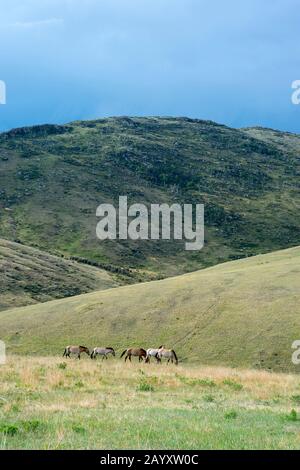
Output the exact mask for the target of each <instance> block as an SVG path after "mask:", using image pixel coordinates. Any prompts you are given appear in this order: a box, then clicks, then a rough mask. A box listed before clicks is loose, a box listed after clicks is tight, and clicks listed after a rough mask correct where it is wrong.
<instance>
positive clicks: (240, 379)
mask: <svg viewBox="0 0 300 470" xmlns="http://www.w3.org/2000/svg"><path fill="white" fill-rule="evenodd" d="M65 364H66V365H65ZM0 383H1V386H0V402H1V403H0V430H1V429H2V433H1V432H0V442H1V445H2V448H99V447H107V448H116V447H117V448H127V447H130V446H132V447H141V448H155V447H161V448H171V447H172V448H176V447H178V448H199V447H201V448H294V447H296V446H299V445H300V424H299V421H298V417H297V413H298V411H300V410H299V408H298V406H299V405H300V398H299V397H300V377H298V376H296V375H292V374H280V373H270V372H266V371H254V370H242V369H230V368H225V367H211V366H200V367H196V366H192V367H186V366H180V365H179V366H177V367H176V366H175V365H172V366H171V365H170V366H167V365H157V364H154V363H153V364H151V365H146V364H138V362H134V363H132V364H128V363H127V364H124V362H122V361H121V360H119V359H112V358H111V359H110V360H108V361H103V362H102V361H101V360H97V361H91V360H90V359H89V358H88V357H86V358H84V359H82V360H81V361H78V360H76V359H71V360H66V361H63V360H62V359H61V358H59V357H34V358H31V357H18V356H9V358H8V361H7V364H6V365H4V366H2V367H1V368H0ZM292 409H294V410H295V413H296V416H295V415H294V414H293V413H292V414H291V411H292ZM24 423H25V424H24ZM26 423H27V424H26ZM28 423H29V424H28ZM32 423H37V424H32ZM9 426H13V427H14V426H15V427H16V431H9V429H11V428H10V427H9ZM170 426H171V427H170ZM32 427H33V428H34V429H31V428H32ZM35 427H36V428H37V429H38V430H39V431H38V432H37V431H35ZM158 428H159V429H160V433H161V434H160V435H161V438H159V436H158V434H157V431H158ZM268 429H269V430H271V434H270V433H269V431H268ZM120 430H121V431H120ZM124 430H126V432H127V433H128V432H129V433H131V432H132V430H136V431H137V433H136V435H135V436H134V438H133V441H132V440H131V439H130V440H129V441H128V440H127V439H126V437H125V436H124V435H123V431H124ZM103 431H104V433H103ZM10 432H11V434H10ZM1 435H2V441H1ZM105 436H106V437H105ZM176 443H177V444H176Z"/></svg>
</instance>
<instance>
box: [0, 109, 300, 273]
mask: <svg viewBox="0 0 300 470" xmlns="http://www.w3.org/2000/svg"><path fill="white" fill-rule="evenodd" d="M275 132H276V135H275ZM299 139H300V137H299V136H294V135H293V134H288V135H287V134H286V133H280V132H279V131H272V130H268V129H260V128H258V129H257V128H254V129H252V130H251V129H231V128H229V127H226V126H223V125H220V124H216V123H214V122H210V121H202V120H197V119H189V118H172V117H170V118H156V117H152V118H146V117H145V118H142V117H140V118H128V117H119V118H107V119H99V120H94V121H80V122H72V123H70V124H67V125H61V126H59V125H41V126H34V127H28V128H21V129H14V130H11V131H9V132H5V133H2V134H0V236H1V237H3V238H5V239H8V240H11V241H20V242H21V243H23V244H26V245H30V246H34V247H37V248H39V249H42V250H45V251H47V252H50V253H53V254H60V255H61V254H62V255H66V256H72V257H76V258H77V259H80V260H82V261H88V262H92V263H98V264H99V265H100V266H103V267H104V268H107V269H109V270H110V272H113V271H116V272H118V271H119V270H120V269H123V270H124V272H123V274H124V279H125V280H127V281H128V282H132V281H142V280H151V279H159V278H161V277H167V276H173V275H177V274H181V273H184V272H189V271H193V270H196V269H200V268H203V267H207V266H211V265H215V264H218V263H220V262H224V261H227V260H232V259H237V258H241V257H245V256H247V255H253V254H259V253H263V252H270V251H274V250H278V249H282V248H286V247H290V246H295V245H298V244H299V229H300V219H299V217H298V214H299V191H298V179H299ZM119 195H127V196H128V199H129V204H131V203H132V202H142V203H145V204H147V205H149V204H150V203H153V202H154V203H155V202H156V203H163V202H165V203H170V204H171V203H176V202H178V203H204V204H205V225H206V243H205V247H204V249H203V250H202V251H199V252H187V251H185V250H184V248H183V244H182V243H181V242H174V241H163V242H160V241H157V242H155V241H151V242H149V241H143V242H139V243H136V242H134V241H126V240H125V241H121V242H119V241H105V242H99V240H97V238H96V235H95V228H96V224H97V222H98V219H97V218H96V216H95V213H96V208H97V206H98V205H99V204H100V203H103V202H113V203H114V204H117V202H118V197H119ZM128 270H129V271H128ZM130 270H131V271H130ZM128 273H130V275H128Z"/></svg>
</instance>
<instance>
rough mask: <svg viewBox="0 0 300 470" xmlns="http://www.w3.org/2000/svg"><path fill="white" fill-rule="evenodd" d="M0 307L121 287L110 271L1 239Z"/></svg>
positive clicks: (1, 308) (0, 308)
mask: <svg viewBox="0 0 300 470" xmlns="http://www.w3.org/2000/svg"><path fill="white" fill-rule="evenodd" d="M0 272H1V282H0V310H3V309H6V308H11V306H12V305H13V306H15V307H18V306H21V305H29V304H35V303H38V302H45V301H47V300H52V299H57V298H61V297H68V296H71V295H76V294H82V293H84V292H90V291H92V290H96V289H97V290H100V289H107V288H109V287H114V286H117V285H118V283H117V281H116V280H115V279H114V278H113V276H112V275H110V274H109V273H108V272H106V271H104V270H103V269H98V268H95V267H92V266H86V265H83V264H79V263H77V262H75V261H70V260H66V259H63V258H59V257H57V256H53V255H49V254H48V253H45V252H42V251H40V250H37V249H35V248H30V247H28V246H25V245H21V244H20V243H13V242H10V241H8V240H3V239H0Z"/></svg>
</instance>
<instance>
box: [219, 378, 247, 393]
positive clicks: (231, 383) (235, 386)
mask: <svg viewBox="0 0 300 470" xmlns="http://www.w3.org/2000/svg"><path fill="white" fill-rule="evenodd" d="M223 384H224V385H228V386H229V387H230V388H232V389H233V390H236V391H239V390H242V389H243V385H242V384H240V383H238V382H236V381H235V380H231V379H225V380H223Z"/></svg>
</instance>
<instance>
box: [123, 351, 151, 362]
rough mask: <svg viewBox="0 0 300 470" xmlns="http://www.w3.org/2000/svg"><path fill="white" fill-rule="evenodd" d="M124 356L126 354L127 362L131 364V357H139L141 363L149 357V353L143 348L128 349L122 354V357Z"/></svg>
mask: <svg viewBox="0 0 300 470" xmlns="http://www.w3.org/2000/svg"><path fill="white" fill-rule="evenodd" d="M124 354H126V356H125V362H126V361H127V359H129V360H130V362H131V356H138V358H139V362H141V361H143V357H145V358H146V357H147V352H146V351H145V349H143V348H128V349H125V351H123V352H122V354H121V356H120V357H123V356H124Z"/></svg>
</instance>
